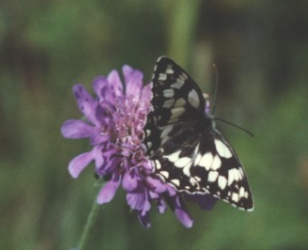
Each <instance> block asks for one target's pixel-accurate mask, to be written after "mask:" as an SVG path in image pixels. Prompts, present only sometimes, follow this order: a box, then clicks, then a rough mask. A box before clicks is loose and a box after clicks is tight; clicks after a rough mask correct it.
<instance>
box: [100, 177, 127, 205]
mask: <svg viewBox="0 0 308 250" xmlns="http://www.w3.org/2000/svg"><path fill="white" fill-rule="evenodd" d="M120 180H121V178H120V176H118V175H117V174H113V176H112V179H111V180H110V181H109V182H107V183H106V184H105V185H104V187H103V188H102V189H101V191H100V192H99V194H98V196H97V199H96V201H97V203H98V204H104V203H107V202H109V201H111V200H112V199H113V197H114V195H115V193H116V191H117V189H118V187H119V185H120Z"/></svg>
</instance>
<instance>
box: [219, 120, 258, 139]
mask: <svg viewBox="0 0 308 250" xmlns="http://www.w3.org/2000/svg"><path fill="white" fill-rule="evenodd" d="M214 120H217V121H221V122H224V123H226V124H229V125H231V126H233V127H235V128H238V129H240V130H242V131H244V132H246V133H247V134H249V135H250V136H251V137H254V134H253V133H252V132H250V131H249V130H247V129H245V128H242V127H240V126H239V125H236V124H234V123H232V122H228V121H226V120H224V119H221V118H217V117H215V118H214Z"/></svg>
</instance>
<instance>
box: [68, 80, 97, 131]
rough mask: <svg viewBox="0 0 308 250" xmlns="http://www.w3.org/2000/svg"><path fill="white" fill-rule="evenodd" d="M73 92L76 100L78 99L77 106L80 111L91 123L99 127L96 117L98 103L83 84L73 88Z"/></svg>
mask: <svg viewBox="0 0 308 250" xmlns="http://www.w3.org/2000/svg"><path fill="white" fill-rule="evenodd" d="M73 92H74V95H75V98H76V99H77V104H78V107H79V109H80V111H81V112H82V113H83V114H84V115H85V117H86V118H87V119H88V120H89V121H90V122H91V123H93V124H95V125H99V122H98V121H97V119H96V117H95V110H96V106H97V102H96V101H94V100H93V98H92V96H91V95H90V94H89V93H88V91H87V90H86V89H85V88H84V87H83V86H82V85H81V84H76V85H75V86H74V87H73Z"/></svg>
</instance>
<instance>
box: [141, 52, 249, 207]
mask: <svg viewBox="0 0 308 250" xmlns="http://www.w3.org/2000/svg"><path fill="white" fill-rule="evenodd" d="M152 84H153V87H152V93H153V98H152V106H153V108H152V111H151V112H150V113H149V115H148V119H147V124H146V126H145V134H146V137H145V140H144V142H145V145H146V148H147V154H148V155H150V158H151V160H152V163H153V167H154V172H155V174H156V175H157V176H159V177H160V178H161V179H162V180H163V181H164V182H166V183H168V184H170V185H171V186H173V187H174V188H175V189H177V190H178V191H179V192H187V193H189V194H211V195H213V196H214V197H217V198H219V199H222V200H224V201H226V202H228V203H230V204H232V205H233V206H236V207H238V208H240V209H244V210H252V208H253V202H252V196H251V191H250V188H249V185H248V181H247V177H246V174H245V172H244V169H243V166H242V164H241V162H240V160H239V159H238V157H237V155H236V153H235V151H234V150H233V148H232V147H231V146H230V144H229V143H228V142H227V141H226V140H225V139H224V137H223V136H222V135H221V134H220V132H219V131H218V130H217V129H216V128H215V123H214V119H213V117H212V115H211V114H209V113H208V112H206V99H205V98H204V96H203V94H202V92H201V90H200V88H199V87H198V85H197V84H196V83H195V82H194V80H193V79H192V78H191V77H190V76H189V75H188V74H187V73H186V72H185V71H184V70H183V69H182V68H181V67H180V66H178V65H177V64H176V63H175V62H173V61H172V60H171V59H169V58H167V57H160V58H159V59H158V60H157V63H156V66H155V68H154V74H153V78H152Z"/></svg>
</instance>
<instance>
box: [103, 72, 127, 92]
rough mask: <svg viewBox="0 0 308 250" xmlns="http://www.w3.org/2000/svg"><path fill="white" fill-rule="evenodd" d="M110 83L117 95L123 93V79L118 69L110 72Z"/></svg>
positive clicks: (108, 78)
mask: <svg viewBox="0 0 308 250" xmlns="http://www.w3.org/2000/svg"><path fill="white" fill-rule="evenodd" d="M107 80H108V82H109V85H110V86H112V87H113V89H114V92H115V94H116V96H122V95H123V88H122V81H121V79H120V76H119V73H118V71H116V70H113V71H111V72H110V74H109V75H108V77H107Z"/></svg>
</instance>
